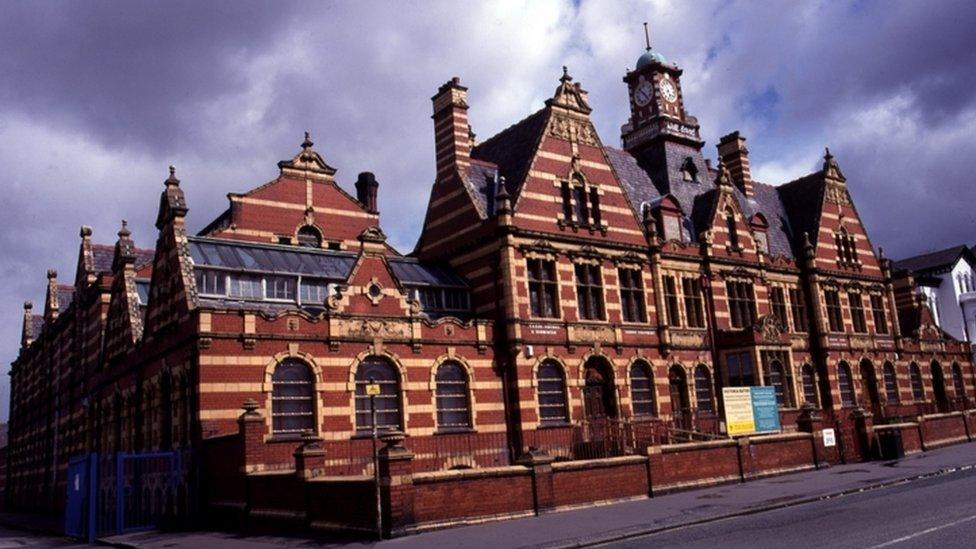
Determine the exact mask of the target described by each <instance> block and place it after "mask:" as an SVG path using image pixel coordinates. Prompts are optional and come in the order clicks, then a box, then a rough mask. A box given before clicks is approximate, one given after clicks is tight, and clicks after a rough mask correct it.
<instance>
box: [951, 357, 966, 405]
mask: <svg viewBox="0 0 976 549" xmlns="http://www.w3.org/2000/svg"><path fill="white" fill-rule="evenodd" d="M952 387H953V389H955V391H956V398H960V399H961V398H963V397H964V396H966V383H965V382H964V381H963V379H962V368H960V367H959V365H958V364H955V363H953V365H952Z"/></svg>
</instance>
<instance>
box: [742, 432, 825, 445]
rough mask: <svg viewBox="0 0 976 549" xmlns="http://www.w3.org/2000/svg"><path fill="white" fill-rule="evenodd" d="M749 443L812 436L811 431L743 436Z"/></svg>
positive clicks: (781, 440)
mask: <svg viewBox="0 0 976 549" xmlns="http://www.w3.org/2000/svg"><path fill="white" fill-rule="evenodd" d="M745 438H746V439H747V440H748V441H749V444H769V443H773V442H786V441H789V440H809V439H811V438H813V435H812V434H811V433H803V432H796V433H774V434H769V435H756V436H751V437H745Z"/></svg>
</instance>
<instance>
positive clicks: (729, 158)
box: [718, 131, 753, 198]
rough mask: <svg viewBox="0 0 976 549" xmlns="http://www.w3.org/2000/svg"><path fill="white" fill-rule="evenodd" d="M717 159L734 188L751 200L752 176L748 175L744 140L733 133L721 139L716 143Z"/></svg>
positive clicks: (747, 158)
mask: <svg viewBox="0 0 976 549" xmlns="http://www.w3.org/2000/svg"><path fill="white" fill-rule="evenodd" d="M718 157H719V159H720V160H721V161H722V163H723V164H725V167H726V168H728V170H729V173H730V174H731V175H732V182H733V183H734V184H735V186H736V187H738V188H739V190H740V191H742V194H744V195H746V198H751V197H752V195H753V192H752V175H751V174H750V173H749V149H747V148H746V138H745V137H742V136H741V135H739V132H738V131H734V132H732V133H730V134H728V135H726V136H725V137H723V138H722V139H721V140H720V141H719V143H718Z"/></svg>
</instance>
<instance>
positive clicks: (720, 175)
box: [715, 158, 732, 191]
mask: <svg viewBox="0 0 976 549" xmlns="http://www.w3.org/2000/svg"><path fill="white" fill-rule="evenodd" d="M715 186H716V187H718V188H720V189H723V190H727V191H731V190H732V174H731V173H730V172H729V169H728V168H727V167H725V162H724V161H723V160H722V159H721V158H719V160H718V170H717V173H716V174H715Z"/></svg>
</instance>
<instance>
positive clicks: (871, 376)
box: [860, 359, 883, 418]
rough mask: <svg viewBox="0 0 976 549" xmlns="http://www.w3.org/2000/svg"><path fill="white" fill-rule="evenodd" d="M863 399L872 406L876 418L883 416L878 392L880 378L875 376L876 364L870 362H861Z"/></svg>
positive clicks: (866, 360)
mask: <svg viewBox="0 0 976 549" xmlns="http://www.w3.org/2000/svg"><path fill="white" fill-rule="evenodd" d="M860 369H861V398H863V399H864V402H865V403H867V404H868V406H870V409H871V413H872V414H874V417H875V418H880V417H881V416H882V415H883V410H882V407H881V395H880V393H879V392H878V377H877V376H876V375H875V371H874V364H872V363H871V361H870V360H868V359H864V360H862V361H861V365H860Z"/></svg>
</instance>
